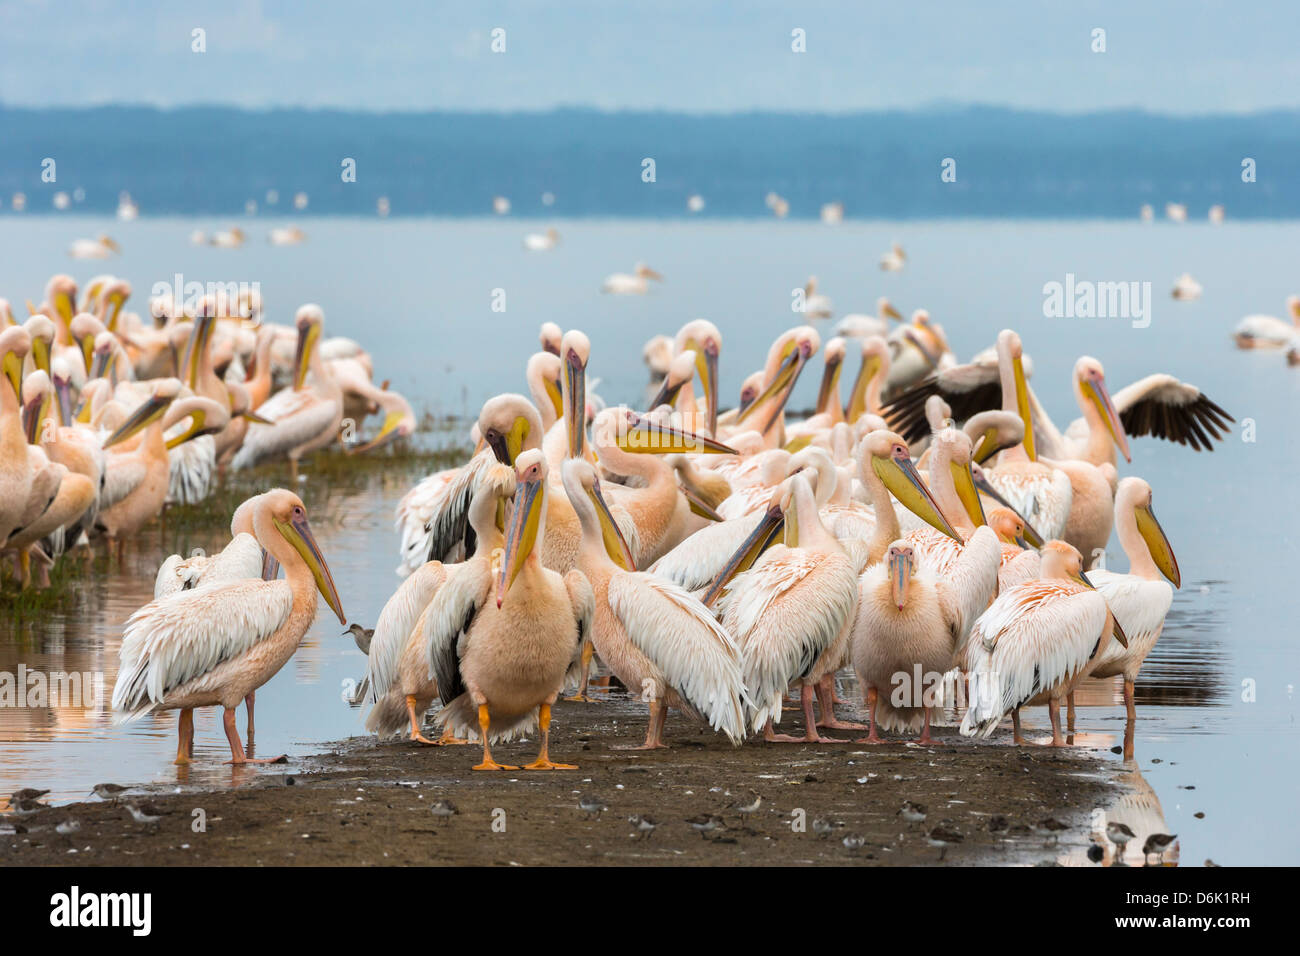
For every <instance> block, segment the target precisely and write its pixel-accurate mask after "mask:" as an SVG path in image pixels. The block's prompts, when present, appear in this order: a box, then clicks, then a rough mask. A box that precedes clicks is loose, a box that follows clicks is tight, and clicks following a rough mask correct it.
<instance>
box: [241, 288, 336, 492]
mask: <svg viewBox="0 0 1300 956" xmlns="http://www.w3.org/2000/svg"><path fill="white" fill-rule="evenodd" d="M324 320H325V315H324V313H323V312H322V311H321V308H320V306H318V305H304V306H302V307H301V308H299V309H298V314H297V319H296V325H297V327H298V349H297V353H296V356H295V362H294V365H295V372H294V381H293V388H291V389H288V388H287V389H284V390H283V391H281V392H279V393H277V394H276V395H275V396H274V397H272V398H271V399H269V400H268V401H267V402H266V403H265V404H263V405H261V406H259V407H258V409H257V413H258V414H259V415H260V416H262V417H263V418H265V419H267V420H268V421H269V422H270V424H268V425H259V424H257V423H252V424H250V425H249V427H248V431H247V433H246V434H245V436H244V444H243V445H242V446H241V447H240V449H239V451H238V452H236V454H235V457H234V458H233V459H232V460H231V462H230V466H231V467H232V468H234V469H235V470H236V471H239V470H241V469H243V468H250V467H252V466H253V465H256V464H258V463H259V462H261V461H265V460H266V459H268V458H279V457H287V458H288V459H289V469H290V475H291V476H292V477H293V479H294V480H295V481H296V480H297V478H298V459H299V458H301V457H302V456H303V455H305V454H308V453H310V452H313V451H316V450H317V449H320V448H324V447H326V446H327V445H329V444H331V443H332V442H333V441H334V440H335V438H336V437H337V435H338V429H339V423H340V422H341V421H342V418H343V391H342V389H340V388H339V386H338V383H337V382H335V381H334V377H333V376H332V375H330V373H329V371H328V370H327V369H326V368H325V363H324V362H323V361H322V359H321V355H320V350H319V349H318V348H317V342H318V340H319V338H320V335H321V327H322V323H323V322H324ZM308 370H310V371H311V375H312V382H311V384H310V385H308V384H307V372H308Z"/></svg>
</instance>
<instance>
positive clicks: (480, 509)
mask: <svg viewBox="0 0 1300 956" xmlns="http://www.w3.org/2000/svg"><path fill="white" fill-rule="evenodd" d="M514 493H515V470H514V469H513V468H511V467H509V466H507V465H503V464H501V463H500V462H495V461H494V462H493V463H492V464H491V465H490V466H489V467H488V468H487V469H486V471H485V472H484V474H483V476H482V479H481V480H480V481H479V483H478V486H477V487H476V488H475V491H474V497H473V500H472V501H471V502H470V506H469V523H470V527H471V528H473V530H474V534H475V537H476V548H475V553H474V555H473V556H472V557H469V558H468V559H467V560H466V561H465V562H463V563H461V564H443V563H442V562H440V561H429V562H426V563H425V564H423V565H421V566H420V567H419V568H418V569H417V570H416V571H415V572H414V573H412V574H411V575H410V576H408V577H407V578H406V580H405V581H403V582H402V584H401V585H400V586H399V587H398V589H397V591H396V592H395V593H394V594H393V596H392V597H391V598H389V600H388V603H387V604H385V605H384V609H383V611H381V612H380V614H379V620H378V621H376V622H375V632H374V634H373V635H372V637H371V639H370V649H369V650H368V651H367V652H366V654H367V658H368V664H367V669H366V678H367V680H368V682H369V686H370V700H371V701H372V703H373V704H374V707H373V708H372V709H371V711H370V713H369V714H368V715H367V717H366V729H367V730H369V731H371V732H372V733H377V734H379V735H381V736H384V735H387V734H392V733H395V732H397V731H399V730H401V729H402V728H403V727H404V726H407V725H409V727H410V739H411V740H412V741H415V742H417V743H422V744H435V743H438V741H432V740H429V739H427V738H426V737H425V736H424V734H423V733H421V730H420V722H421V717H422V716H423V714H424V712H425V711H426V710H428V709H429V705H430V704H432V703H433V700H434V698H435V697H437V696H438V684H437V682H436V681H435V680H434V679H433V677H432V675H431V674H430V672H429V658H428V653H427V649H426V643H425V632H426V631H427V630H428V628H430V627H436V626H437V625H438V622H437V621H430V619H429V618H428V614H427V609H428V607H429V603H430V602H431V601H432V600H433V596H434V595H435V594H436V593H437V592H438V590H439V589H441V588H444V587H450V586H452V585H451V584H450V582H452V581H453V580H455V579H456V578H457V576H458V575H467V576H469V577H470V578H471V579H473V578H475V577H477V578H480V579H483V578H490V577H491V574H492V570H491V560H492V556H493V552H494V551H497V550H498V549H500V548H502V547H504V545H505V536H504V534H503V533H502V530H501V523H503V522H504V516H505V502H506V501H507V500H508V499H509V498H510V497H511V496H512V495H514ZM453 739H455V738H453V737H452V736H451V735H450V733H448V734H446V735H445V737H444V739H443V741H442V742H443V743H449V742H451V741H452V740H453Z"/></svg>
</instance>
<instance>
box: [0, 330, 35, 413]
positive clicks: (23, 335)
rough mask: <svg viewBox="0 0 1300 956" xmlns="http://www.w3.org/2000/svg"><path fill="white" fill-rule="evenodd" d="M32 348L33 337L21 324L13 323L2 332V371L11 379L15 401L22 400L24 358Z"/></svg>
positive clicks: (0, 369)
mask: <svg viewBox="0 0 1300 956" xmlns="http://www.w3.org/2000/svg"><path fill="white" fill-rule="evenodd" d="M31 350H32V337H31V335H30V334H28V332H27V330H26V329H25V328H23V327H22V326H20V325H13V326H10V327H9V328H7V329H5V330H4V331H3V332H0V372H3V373H4V376H5V378H7V379H8V380H9V385H10V387H11V388H12V389H13V390H14V401H15V402H18V401H21V400H22V389H23V359H25V358H27V353H28V352H30V351H31Z"/></svg>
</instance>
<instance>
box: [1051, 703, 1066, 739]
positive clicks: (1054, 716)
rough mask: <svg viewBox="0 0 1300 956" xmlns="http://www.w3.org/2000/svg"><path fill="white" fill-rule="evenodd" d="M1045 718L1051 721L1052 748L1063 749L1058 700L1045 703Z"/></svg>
mask: <svg viewBox="0 0 1300 956" xmlns="http://www.w3.org/2000/svg"><path fill="white" fill-rule="evenodd" d="M1047 716H1048V717H1050V718H1051V720H1052V746H1053V747H1064V746H1065V738H1064V737H1062V736H1061V702H1060V701H1059V700H1049V701H1048V702H1047Z"/></svg>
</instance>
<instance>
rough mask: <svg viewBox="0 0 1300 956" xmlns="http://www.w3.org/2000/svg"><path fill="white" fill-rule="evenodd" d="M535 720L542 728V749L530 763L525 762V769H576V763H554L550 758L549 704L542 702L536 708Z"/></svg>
mask: <svg viewBox="0 0 1300 956" xmlns="http://www.w3.org/2000/svg"><path fill="white" fill-rule="evenodd" d="M537 722H538V724H540V725H541V728H542V749H541V750H540V751H539V752H538V754H537V759H536V760H534V761H533V762H532V763H530V764H525V765H524V769H525V770H577V769H578V766H577V764H571V763H555V762H554V761H552V760H551V758H550V754H549V751H550V745H551V705H550V704H542V706H541V707H539V708H538V709H537Z"/></svg>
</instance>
